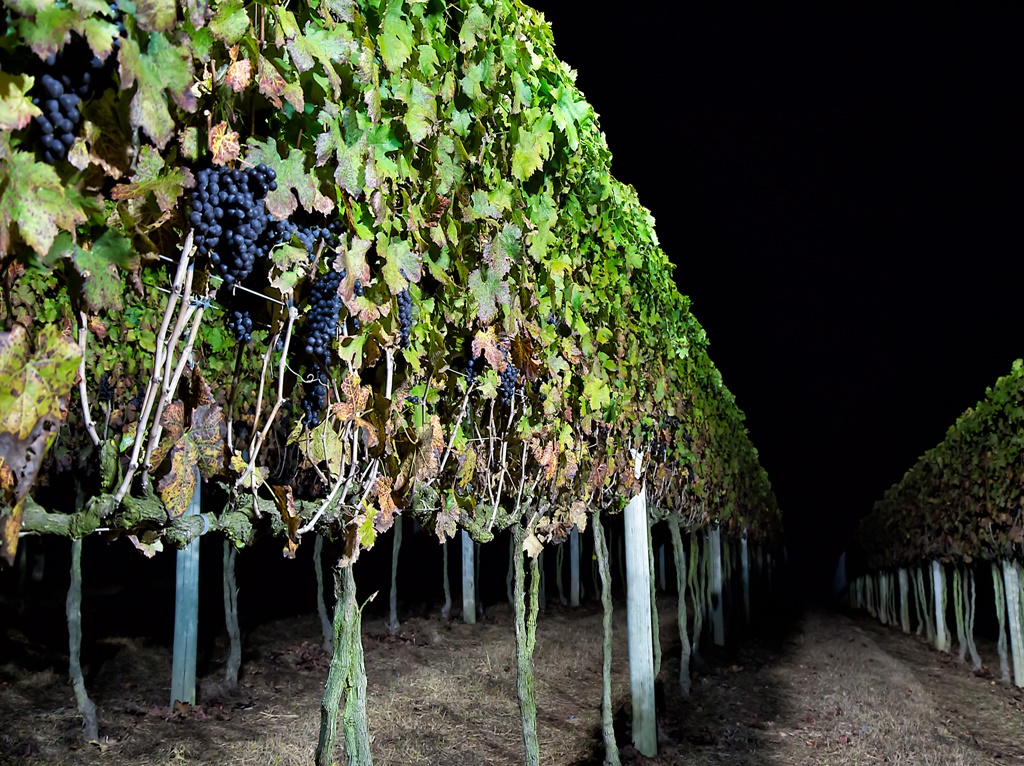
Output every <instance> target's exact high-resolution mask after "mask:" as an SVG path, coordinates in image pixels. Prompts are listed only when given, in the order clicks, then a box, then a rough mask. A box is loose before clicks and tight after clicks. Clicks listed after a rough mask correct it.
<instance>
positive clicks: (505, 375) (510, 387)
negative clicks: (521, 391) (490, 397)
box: [498, 354, 519, 404]
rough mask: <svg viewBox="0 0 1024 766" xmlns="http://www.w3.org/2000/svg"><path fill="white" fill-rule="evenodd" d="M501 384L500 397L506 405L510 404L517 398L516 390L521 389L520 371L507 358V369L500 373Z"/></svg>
mask: <svg viewBox="0 0 1024 766" xmlns="http://www.w3.org/2000/svg"><path fill="white" fill-rule="evenodd" d="M498 377H499V379H500V384H499V386H498V395H499V397H500V398H501V401H502V402H503V403H504V404H509V403H511V401H512V400H513V399H514V398H515V395H516V389H517V388H519V370H517V369H516V366H515V365H514V364H512V360H511V359H509V358H508V355H507V354H506V356H505V369H504V370H502V371H501V372H500V373H498Z"/></svg>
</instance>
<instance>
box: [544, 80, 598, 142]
mask: <svg viewBox="0 0 1024 766" xmlns="http://www.w3.org/2000/svg"><path fill="white" fill-rule="evenodd" d="M551 95H552V96H553V97H554V98H555V99H556V101H555V105H554V106H553V107H552V109H551V114H552V116H553V117H554V119H555V125H557V126H558V128H559V130H561V131H562V132H563V133H565V138H566V141H567V142H568V144H569V148H570V149H572V150H573V151H576V149H577V148H578V147H579V144H580V137H579V132H578V131H577V130H576V126H577V125H579V124H580V123H582V122H583V120H584V119H586V117H587V116H588V115H590V114H591V108H590V105H589V104H588V103H587V102H586V101H584V100H582V99H580V100H579V101H577V100H576V96H577V95H579V94H578V93H577V92H575V90H574V89H573V88H570V87H569V86H562V87H559V88H557V89H555V90H554V91H553V92H552V94H551Z"/></svg>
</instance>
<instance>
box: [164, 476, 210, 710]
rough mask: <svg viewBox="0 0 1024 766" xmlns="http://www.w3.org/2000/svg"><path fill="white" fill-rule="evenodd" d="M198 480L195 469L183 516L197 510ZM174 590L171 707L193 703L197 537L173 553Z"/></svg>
mask: <svg viewBox="0 0 1024 766" xmlns="http://www.w3.org/2000/svg"><path fill="white" fill-rule="evenodd" d="M201 489H202V482H201V481H200V480H199V472H198V471H196V489H195V492H194V493H193V494H192V502H191V503H189V506H188V509H187V510H186V511H185V515H186V516H198V515H199V513H200V510H201V508H200V502H201V501H200V492H201ZM175 569H176V578H177V579H176V583H175V591H174V650H173V651H174V657H173V659H172V661H171V708H173V707H174V703H175V702H185V703H187V704H189V705H194V704H196V647H197V641H198V638H199V538H198V537H197V538H195V539H194V540H193V541H192V542H190V543H189V544H188V545H187V546H185V548H183V549H182V550H179V551H178V552H177V556H176V563H175Z"/></svg>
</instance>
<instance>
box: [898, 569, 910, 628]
mask: <svg viewBox="0 0 1024 766" xmlns="http://www.w3.org/2000/svg"><path fill="white" fill-rule="evenodd" d="M899 578H900V626H901V627H902V628H903V632H904V633H907V634H909V633H910V601H909V600H908V599H909V598H910V578H909V577H908V576H907V570H906V569H904V568H903V567H900V571H899Z"/></svg>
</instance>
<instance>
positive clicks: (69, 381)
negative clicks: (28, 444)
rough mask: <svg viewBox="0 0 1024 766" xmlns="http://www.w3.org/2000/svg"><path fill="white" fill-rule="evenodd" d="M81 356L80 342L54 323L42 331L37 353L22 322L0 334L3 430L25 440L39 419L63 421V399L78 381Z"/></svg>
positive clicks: (0, 400) (37, 344)
mask: <svg viewBox="0 0 1024 766" xmlns="http://www.w3.org/2000/svg"><path fill="white" fill-rule="evenodd" d="M81 356H82V350H81V349H80V348H79V346H78V344H77V343H75V342H74V341H73V340H71V339H70V338H67V337H64V336H62V335H61V334H60V330H59V329H58V328H57V327H55V326H54V325H46V326H45V327H43V328H42V329H41V330H40V331H39V335H38V336H36V350H35V353H33V352H32V351H31V350H30V348H29V338H28V332H27V331H26V330H25V328H24V327H22V326H21V325H14V328H13V329H12V330H11V331H10V332H2V333H0V431H6V432H8V433H11V434H14V435H15V436H16V437H17V438H18V439H21V440H24V439H27V438H28V437H29V435H30V434H31V433H32V431H33V429H35V427H36V424H37V423H39V422H40V421H43V420H49V421H52V422H54V423H60V422H61V421H62V420H63V419H64V412H63V408H62V406H61V398H62V397H66V396H67V395H68V392H69V391H70V390H71V387H72V386H73V385H74V383H75V378H76V377H77V375H78V363H79V360H80V359H81Z"/></svg>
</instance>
